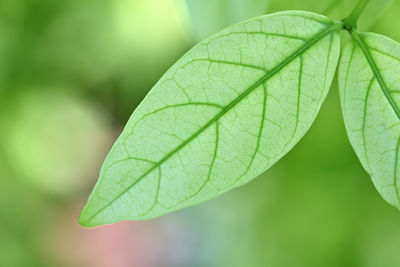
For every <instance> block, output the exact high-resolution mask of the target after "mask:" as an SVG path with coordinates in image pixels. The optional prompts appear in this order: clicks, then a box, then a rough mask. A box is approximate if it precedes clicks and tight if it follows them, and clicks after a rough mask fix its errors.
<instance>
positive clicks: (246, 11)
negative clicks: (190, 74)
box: [180, 0, 270, 41]
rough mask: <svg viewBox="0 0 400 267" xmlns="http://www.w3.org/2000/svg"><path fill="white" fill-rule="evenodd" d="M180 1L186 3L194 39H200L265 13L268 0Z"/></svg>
mask: <svg viewBox="0 0 400 267" xmlns="http://www.w3.org/2000/svg"><path fill="white" fill-rule="evenodd" d="M180 1H182V2H184V3H185V4H186V7H187V11H188V13H189V16H190V25H191V27H192V29H191V30H192V34H193V37H194V39H195V41H201V40H203V39H204V38H206V37H208V36H210V35H211V34H214V33H216V32H217V31H220V30H222V29H223V28H225V27H227V26H229V25H232V24H235V23H238V22H240V21H243V20H245V19H249V18H252V17H255V16H260V15H263V14H265V13H266V11H267V4H268V2H269V1H270V0H180ZM205 18H206V19H205Z"/></svg>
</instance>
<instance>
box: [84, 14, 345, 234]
mask: <svg viewBox="0 0 400 267" xmlns="http://www.w3.org/2000/svg"><path fill="white" fill-rule="evenodd" d="M341 27H342V24H341V23H336V22H333V21H332V20H330V19H328V18H326V17H323V16H319V15H316V14H313V13H308V12H298V11H293V12H282V13H276V14H273V15H269V16H263V17H258V18H254V19H251V20H248V21H245V22H243V23H240V24H238V25H234V26H232V27H229V28H227V29H225V30H223V31H222V32H220V33H218V34H216V35H214V36H212V37H211V38H209V39H207V40H205V41H203V42H201V43H200V44H199V45H197V46H196V47H195V48H193V49H192V50H191V51H189V52H188V53H187V54H186V55H184V56H183V57H182V58H181V59H180V60H179V61H178V62H177V63H176V64H175V65H174V66H173V67H172V68H171V69H170V70H169V71H168V72H167V73H166V74H165V75H164V76H163V77H162V78H161V80H160V81H159V82H158V83H157V84H156V85H155V86H154V88H153V89H152V90H151V91H150V92H149V94H148V95H147V96H146V98H145V99H144V100H143V102H142V103H141V104H140V106H139V107H138V108H137V109H136V110H135V112H134V113H133V115H132V117H131V118H130V120H129V122H128V123H127V125H126V127H125V129H124V131H123V133H122V134H121V136H120V137H119V138H118V140H117V141H116V143H115V144H114V146H113V148H112V150H111V152H110V153H109V155H108V156H107V158H106V160H105V162H104V165H103V168H102V170H101V173H100V178H99V181H98V183H97V185H96V186H95V188H94V190H93V192H92V194H91V196H90V198H89V200H88V203H87V205H86V206H85V208H84V209H83V211H82V214H81V216H80V219H79V221H80V223H81V224H82V225H85V226H95V225H99V224H105V223H112V222H115V221H119V220H134V219H135V220H136V219H150V218H154V217H157V216H160V215H162V214H165V213H167V212H171V211H173V210H176V209H179V208H183V207H187V206H191V205H194V204H198V203H201V202H203V201H206V200H208V199H211V198H214V197H216V196H218V195H220V194H222V193H223V192H226V191H228V190H230V189H232V188H234V187H237V186H240V185H243V184H245V183H247V182H249V181H250V180H252V179H253V178H255V177H256V176H258V175H259V174H261V173H262V172H264V171H265V170H266V169H268V168H269V167H270V166H271V165H273V164H274V163H275V162H276V161H277V160H278V159H280V158H281V157H282V156H283V155H285V154H286V153H287V152H288V151H289V150H290V149H291V148H292V147H293V146H294V145H295V144H296V143H297V142H298V141H299V140H300V139H301V138H302V136H303V135H304V134H305V132H306V131H307V130H308V129H309V128H310V126H311V124H312V123H313V121H314V119H315V117H316V115H317V113H318V111H319V109H320V107H321V104H322V102H323V101H324V99H325V97H326V95H327V92H328V90H329V87H330V85H331V82H332V79H333V76H334V72H335V69H336V66H337V62H338V57H339V49H340V44H339V42H340V40H339V30H340V28H341Z"/></svg>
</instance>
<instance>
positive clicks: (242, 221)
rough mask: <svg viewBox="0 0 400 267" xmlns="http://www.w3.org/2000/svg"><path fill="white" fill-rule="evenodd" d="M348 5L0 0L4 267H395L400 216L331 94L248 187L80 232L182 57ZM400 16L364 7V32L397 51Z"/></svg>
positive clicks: (348, 1) (399, 4) (379, 1)
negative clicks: (152, 96) (134, 119)
mask: <svg viewBox="0 0 400 267" xmlns="http://www.w3.org/2000/svg"><path fill="white" fill-rule="evenodd" d="M356 2H357V0H326V1H321V0H113V1H111V0H96V1H95V0H85V1H81V0H67V1H54V0H3V1H0V267H9V266H10V267H14V266H18V267H19V266H60V267H64V266H65V267H80V266H82V267H108V266H113V267H114V266H118V267H136V266H138V267H152V266H154V267H158V266H171V267H172V266H173V267H179V266H185V267H186V266H199V267H200V266H218V267H220V266H222V267H224V266H229V267H231V266H273V267H281V266H282V267H283V266H296V267H303V266H304V267H306V266H307V267H313V266H324V267H329V266H342V267H343V266H344V267H346V266H349V267H350V266H351V267H358V266H360V267H361V266H362V267H377V266H390V267H394V266H400V254H399V248H400V212H399V211H397V210H396V209H395V208H393V207H391V206H389V205H388V204H386V203H385V202H384V201H383V200H382V199H381V197H380V196H379V194H378V193H377V192H376V190H375V189H374V187H373V185H372V182H371V181H370V178H369V177H368V176H367V174H366V173H365V172H364V170H363V169H362V168H361V165H360V163H359V162H358V160H357V158H356V156H355V154H354V153H353V150H352V148H351V147H350V145H349V142H348V140H347V136H346V133H345V130H344V126H343V122H342V119H341V111H340V106H339V100H338V93H337V86H336V83H335V84H334V86H333V87H332V90H331V93H330V95H329V97H328V99H327V101H326V103H325V105H324V106H323V109H322V111H321V114H320V116H319V117H318V119H317V121H316V123H315V124H314V125H313V127H312V129H311V131H310V132H309V133H308V134H307V135H306V137H305V138H304V139H303V140H302V141H301V142H300V143H299V144H298V145H297V146H296V148H295V149H294V150H293V151H292V152H290V153H289V154H288V155H287V156H285V157H284V158H283V159H282V160H281V161H280V162H279V163H278V164H276V165H275V166H274V167H273V168H272V169H270V170H268V171H267V172H266V173H265V174H264V175H262V176H261V177H259V178H257V179H255V180H254V181H253V182H251V183H250V184H248V185H246V186H244V187H241V188H239V189H236V190H233V191H232V192H229V193H227V194H225V195H223V196H222V197H220V198H218V199H215V200H212V201H209V202H207V203H204V204H202V205H199V206H196V207H192V208H187V209H184V210H181V211H178V212H175V213H173V214H170V215H166V216H163V217H161V218H159V219H155V220H151V221H142V222H121V223H116V224H113V225H108V226H104V227H99V228H95V229H83V228H81V227H80V226H79V225H78V224H77V217H78V214H79V211H80V209H81V208H82V206H83V204H84V203H85V201H86V199H87V197H88V194H89V192H90V190H91V188H92V187H93V185H94V183H95V182H96V179H97V174H98V171H99V168H100V166H101V164H102V161H103V159H104V157H105V155H106V153H107V152H108V150H109V148H110V146H111V145H112V143H113V141H114V140H115V139H116V137H117V136H118V134H119V133H120V132H121V130H122V127H123V125H124V123H125V122H126V121H127V119H128V118H129V116H130V114H131V113H132V111H133V110H134V109H135V107H136V106H137V105H138V103H139V102H140V101H141V100H142V99H143V97H144V96H145V94H146V92H148V91H149V90H150V89H151V87H152V86H153V85H154V84H155V83H156V81H157V80H158V79H159V78H160V76H161V75H162V74H163V73H164V72H165V71H166V70H167V69H168V68H169V66H171V65H172V64H173V63H174V62H175V61H176V60H177V59H178V58H179V57H180V56H181V55H182V54H183V53H184V52H185V51H187V50H188V49H190V48H191V47H192V46H193V45H195V44H196V43H197V42H198V41H200V40H201V39H203V38H205V37H207V36H209V35H210V34H212V33H214V32H216V31H218V30H220V29H222V28H224V27H225V26H229V25H231V24H233V23H236V22H238V21H241V20H243V19H246V18H250V17H253V16H257V15H261V14H265V13H272V12H276V11H279V10H290V9H299V10H310V11H314V12H319V13H323V14H325V15H329V16H331V17H332V18H334V19H342V18H343V17H345V16H346V15H347V14H348V13H349V12H350V10H351V9H352V7H353V6H354V5H355V4H356ZM399 14H400V1H396V0H371V3H370V5H369V6H368V7H367V9H366V11H365V14H364V15H363V16H362V18H361V21H360V29H362V30H367V31H374V32H377V33H381V34H385V35H387V36H389V37H391V38H393V39H395V40H397V41H400V20H399ZM346 38H347V37H346V33H343V40H346Z"/></svg>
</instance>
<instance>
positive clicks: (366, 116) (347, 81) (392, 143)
mask: <svg viewBox="0 0 400 267" xmlns="http://www.w3.org/2000/svg"><path fill="white" fill-rule="evenodd" d="M351 36H352V40H351V41H350V42H349V44H348V45H347V47H346V49H345V51H344V52H343V56H342V59H341V63H340V67H339V89H340V94H341V103H342V111H343V116H344V120H345V125H346V130H347V132H348V136H349V139H350V143H351V144H352V146H353V148H354V150H355V152H356V154H357V156H358V157H359V159H360V161H361V163H362V165H363V167H364V169H365V170H366V171H367V172H368V174H369V175H370V176H371V178H372V181H373V183H374V185H375V187H376V188H377V190H378V192H379V193H380V194H381V195H382V197H383V198H384V199H385V200H386V201H387V202H388V203H390V204H391V205H393V206H395V207H397V208H400V193H399V174H398V161H399V158H398V154H399V152H400V151H399V148H400V146H399V145H400V128H399V127H398V124H399V123H400V109H399V106H400V99H399V98H398V96H397V95H396V94H397V90H400V83H399V79H398V77H399V75H398V73H399V72H400V45H399V44H398V43H397V42H395V41H393V40H391V39H389V38H387V37H384V36H381V35H378V34H372V33H359V32H357V31H354V32H352V33H351ZM396 77H397V78H396Z"/></svg>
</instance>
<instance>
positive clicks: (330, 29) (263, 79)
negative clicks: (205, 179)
mask: <svg viewBox="0 0 400 267" xmlns="http://www.w3.org/2000/svg"><path fill="white" fill-rule="evenodd" d="M342 27H343V24H342V23H337V22H334V23H333V24H331V25H330V26H329V27H327V28H325V29H324V30H322V31H321V32H319V33H318V34H317V35H315V36H314V37H313V38H311V39H310V40H309V41H308V42H307V43H305V44H304V45H303V46H302V47H300V48H299V49H298V50H296V51H295V52H293V53H292V54H291V55H290V56H289V57H287V58H286V59H285V60H284V61H282V62H281V63H279V64H278V65H277V66H276V67H274V68H272V69H271V71H270V72H268V73H267V74H265V75H264V76H262V77H261V78H260V79H259V80H257V81H256V82H255V83H254V84H253V85H252V86H250V87H249V88H248V89H247V90H246V91H245V92H243V93H242V94H241V95H239V96H238V97H237V98H235V99H234V100H233V101H232V102H230V103H229V104H228V105H227V106H226V107H225V108H223V109H222V110H221V111H220V112H219V113H218V114H216V115H215V116H214V117H213V118H211V120H210V121H209V122H207V123H206V124H205V125H204V126H203V127H201V128H200V129H199V130H197V131H196V132H195V133H194V134H193V135H191V136H190V137H189V138H188V139H186V140H185V141H184V142H182V143H181V144H180V145H179V146H177V147H176V148H174V149H173V150H172V151H171V152H169V153H168V154H167V155H165V156H164V157H163V158H162V159H161V160H159V161H158V162H157V163H156V164H154V165H153V166H152V167H151V168H149V169H148V170H147V171H146V172H145V173H144V174H143V175H142V176H140V177H139V178H138V179H137V180H136V181H135V182H133V183H132V184H131V185H130V186H129V187H127V188H126V189H125V190H123V191H122V192H121V193H120V194H118V195H117V196H116V197H115V198H114V199H112V200H111V201H109V202H108V203H107V204H106V205H105V206H103V207H102V208H101V209H99V210H98V211H97V212H95V213H94V214H93V215H92V216H90V217H89V219H88V220H86V221H85V222H84V223H87V222H90V221H91V220H92V219H93V218H95V217H96V216H97V215H98V214H100V213H101V212H102V211H103V210H104V209H106V208H107V207H109V206H110V205H111V204H112V203H113V202H114V201H116V200H117V199H119V198H120V197H121V196H122V195H124V194H125V193H126V192H128V191H129V190H130V189H131V188H132V187H134V186H135V185H136V184H137V183H138V182H140V181H141V180H142V179H143V178H144V177H146V176H147V175H148V174H150V173H151V172H152V171H153V170H155V169H156V168H158V167H160V166H161V164H163V163H164V162H165V161H167V160H168V159H169V158H170V157H172V156H173V155H174V154H175V153H177V152H178V151H179V150H181V149H182V148H183V147H184V146H186V145H187V144H188V143H190V142H191V141H192V140H193V139H195V138H196V137H197V136H199V135H200V134H201V133H202V132H204V131H205V130H206V129H207V128H208V127H210V126H211V125H212V124H213V123H215V122H216V121H218V120H219V119H220V118H221V117H222V116H223V115H224V114H225V113H227V112H228V111H229V110H231V109H232V108H233V107H234V106H236V104H238V103H239V102H240V101H241V100H242V99H244V98H245V97H246V96H248V95H249V94H250V93H251V92H252V91H253V90H254V89H256V88H257V87H259V86H260V85H262V84H264V83H265V82H266V81H267V80H268V79H270V78H271V77H273V76H274V75H275V74H277V73H278V72H279V71H281V70H282V69H283V68H284V67H285V66H287V65H288V64H289V63H291V62H292V61H293V60H294V59H295V58H297V57H298V56H299V55H301V54H303V53H304V52H305V51H306V50H308V49H309V48H310V47H312V46H313V45H314V44H316V43H317V42H319V41H320V40H322V39H323V38H324V37H326V36H327V35H329V34H330V33H332V32H333V31H335V30H338V29H341V28H342Z"/></svg>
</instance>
